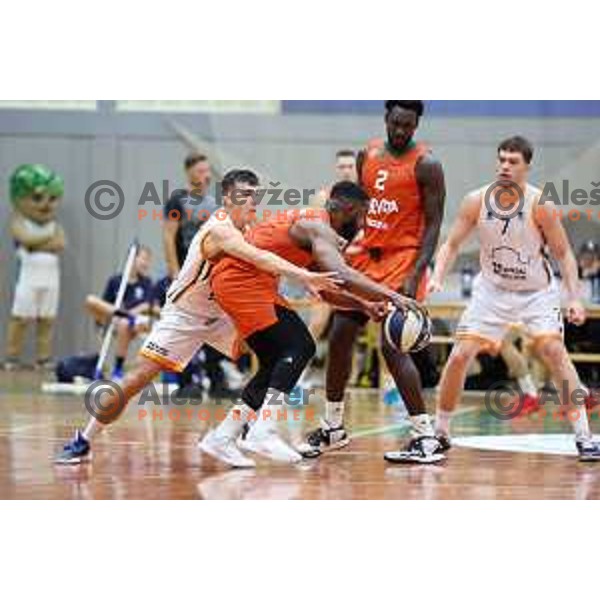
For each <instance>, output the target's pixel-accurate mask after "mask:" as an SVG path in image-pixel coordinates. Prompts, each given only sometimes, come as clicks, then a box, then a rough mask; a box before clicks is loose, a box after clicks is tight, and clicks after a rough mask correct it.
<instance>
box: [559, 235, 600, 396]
mask: <svg viewBox="0 0 600 600" xmlns="http://www.w3.org/2000/svg"><path fill="white" fill-rule="evenodd" d="M577 267H578V269H579V277H580V279H581V281H582V283H583V286H584V298H585V300H586V301H588V302H593V303H595V304H599V303H600V245H598V244H597V243H596V242H594V241H593V240H588V241H587V242H585V243H584V244H582V246H581V247H580V248H579V252H578V253H577ZM565 342H566V344H567V348H568V350H569V351H570V352H583V353H594V354H598V353H600V320H599V319H593V318H588V320H587V321H586V322H585V323H584V324H583V325H582V326H581V327H574V326H573V325H572V324H570V323H565ZM577 367H578V369H577V370H578V371H579V374H580V375H581V378H582V380H583V381H584V382H585V383H586V384H588V385H591V386H594V387H596V386H598V385H600V369H599V366H598V364H597V363H581V364H579V365H577Z"/></svg>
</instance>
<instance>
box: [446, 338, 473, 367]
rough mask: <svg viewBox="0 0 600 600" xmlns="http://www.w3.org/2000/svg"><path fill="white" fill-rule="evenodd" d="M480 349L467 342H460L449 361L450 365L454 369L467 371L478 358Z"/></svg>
mask: <svg viewBox="0 0 600 600" xmlns="http://www.w3.org/2000/svg"><path fill="white" fill-rule="evenodd" d="M477 352H478V348H477V347H476V346H474V345H472V344H469V343H467V342H459V343H458V344H456V345H455V346H454V348H453V349H452V352H451V354H450V358H449V359H448V365H451V367H453V368H458V369H466V368H467V367H468V366H469V364H470V363H471V361H472V360H473V359H474V358H475V356H477Z"/></svg>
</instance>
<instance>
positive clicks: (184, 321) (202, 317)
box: [140, 210, 239, 372]
mask: <svg viewBox="0 0 600 600" xmlns="http://www.w3.org/2000/svg"><path fill="white" fill-rule="evenodd" d="M217 226H219V227H223V226H225V227H234V225H233V223H232V222H231V219H230V218H229V216H228V215H227V213H226V212H225V211H223V210H218V211H216V212H215V213H214V214H213V216H212V217H210V218H209V219H208V221H207V222H206V223H205V224H204V225H203V226H202V228H201V229H200V231H198V232H197V233H196V235H195V236H194V238H193V239H192V242H191V244H190V248H189V250H188V253H187V256H186V258H185V261H184V263H183V267H182V268H181V271H180V272H179V275H178V277H177V279H176V280H175V281H174V282H173V283H172V284H171V287H170V288H169V291H168V292H167V302H166V304H165V306H164V307H163V309H162V311H161V313H160V320H159V321H158V322H157V323H155V324H154V327H153V328H152V331H151V332H150V335H149V336H148V337H147V338H146V341H145V342H144V345H143V347H142V349H141V350H140V353H141V354H142V355H143V356H145V357H146V358H148V359H150V360H152V361H154V362H156V363H158V364H159V365H160V366H161V367H163V368H164V369H168V370H171V371H176V372H181V371H183V370H184V369H185V367H186V365H187V364H188V363H189V362H190V360H191V359H192V357H193V356H194V355H195V354H196V353H197V352H198V350H199V349H200V348H201V347H202V345H203V344H209V345H210V346H212V347H213V348H215V349H216V350H218V351H219V352H222V353H223V354H225V356H228V357H229V358H231V359H233V360H236V359H237V358H238V356H239V344H238V332H237V331H236V329H235V325H234V324H233V322H232V321H231V319H230V318H229V317H228V316H227V315H226V314H225V313H224V312H223V310H222V309H221V308H220V306H219V305H218V304H217V303H216V302H215V301H214V300H213V299H212V294H211V289H210V284H209V276H210V272H211V270H212V265H211V263H210V262H209V261H208V259H207V258H206V257H205V255H204V248H203V247H202V244H203V242H204V240H205V238H206V235H207V234H208V233H209V232H210V231H211V230H213V229H214V228H215V227H217Z"/></svg>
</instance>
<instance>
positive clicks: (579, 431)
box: [568, 406, 592, 441]
mask: <svg viewBox="0 0 600 600" xmlns="http://www.w3.org/2000/svg"><path fill="white" fill-rule="evenodd" d="M575 410H577V411H578V412H579V415H578V416H577V418H576V419H573V418H572V417H573V416H574V415H575ZM568 415H569V420H570V421H571V423H572V424H573V431H574V432H575V439H576V440H577V441H583V440H589V439H590V438H591V437H592V434H591V433H590V424H589V421H588V416H587V411H586V410H585V406H578V407H577V408H570V409H569V412H568Z"/></svg>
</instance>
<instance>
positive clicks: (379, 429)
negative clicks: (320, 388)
mask: <svg viewBox="0 0 600 600" xmlns="http://www.w3.org/2000/svg"><path fill="white" fill-rule="evenodd" d="M477 410H481V407H480V406H471V407H469V408H460V409H458V410H457V411H455V412H454V415H453V417H452V418H453V419H456V418H457V417H461V416H463V415H466V414H468V413H472V412H475V411H477ZM405 427H407V428H408V427H410V421H409V420H408V419H403V420H402V421H401V422H399V423H396V424H395V425H385V426H383V427H376V428H374V429H367V430H363V431H359V432H358V433H355V434H351V435H350V436H349V437H350V439H351V440H354V439H359V438H363V437H368V436H370V435H378V434H380V433H387V432H390V431H397V430H398V429H403V428H405Z"/></svg>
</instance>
